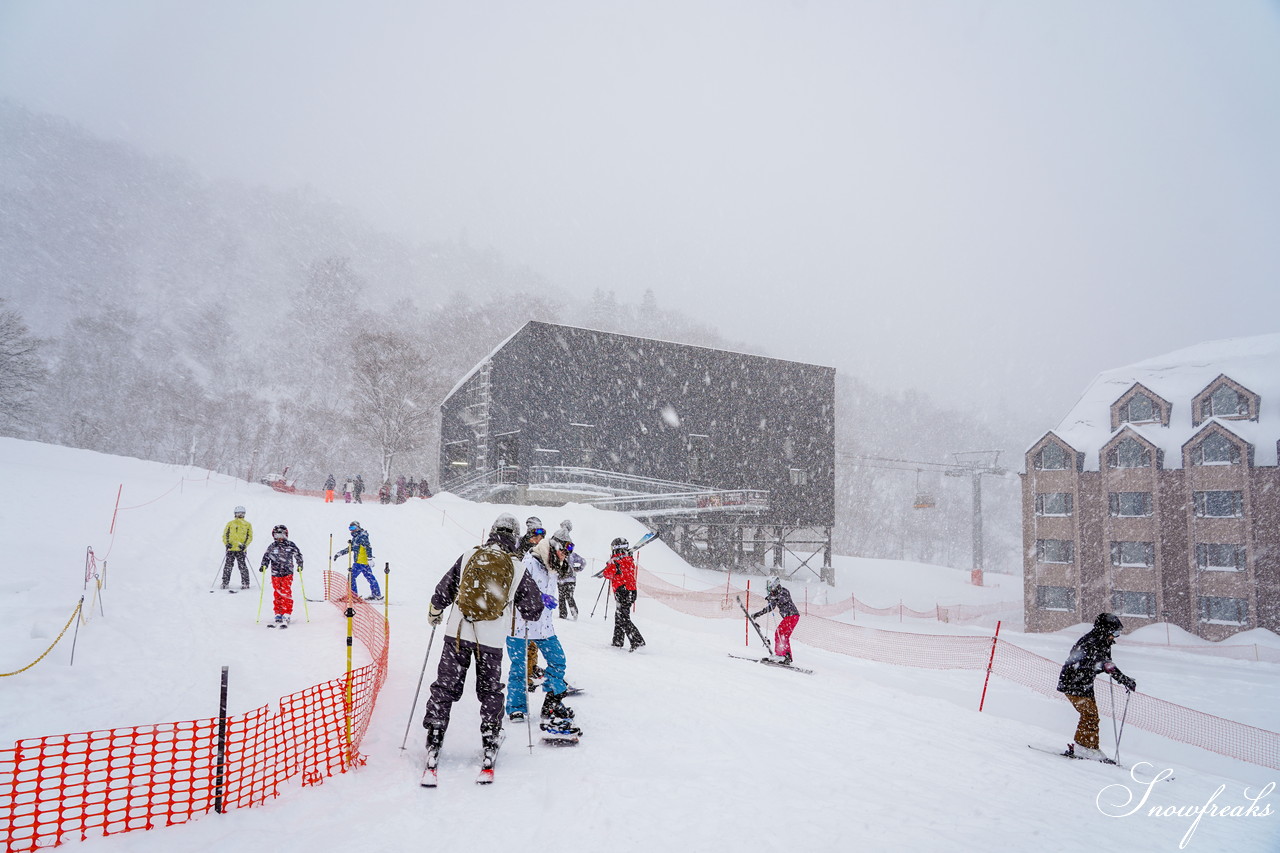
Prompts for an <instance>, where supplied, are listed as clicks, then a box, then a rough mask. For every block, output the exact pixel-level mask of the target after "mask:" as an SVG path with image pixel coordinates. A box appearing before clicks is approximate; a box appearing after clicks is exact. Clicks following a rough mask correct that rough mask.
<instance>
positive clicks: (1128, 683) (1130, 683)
mask: <svg viewBox="0 0 1280 853" xmlns="http://www.w3.org/2000/svg"><path fill="white" fill-rule="evenodd" d="M1116 681H1118V682H1120V686H1121V687H1123V688H1124V689H1125V690H1128V691H1129V692H1130V693H1132V692H1133V691H1135V690H1137V689H1138V682H1136V681H1134V680H1133V679H1132V678H1130V677H1129V676H1127V675H1117V676H1116Z"/></svg>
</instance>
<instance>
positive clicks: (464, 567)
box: [422, 512, 546, 787]
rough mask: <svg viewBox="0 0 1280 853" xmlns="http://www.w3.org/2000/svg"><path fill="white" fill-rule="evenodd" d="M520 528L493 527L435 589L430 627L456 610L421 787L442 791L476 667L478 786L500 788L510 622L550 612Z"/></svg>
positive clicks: (430, 707) (502, 522)
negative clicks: (447, 749) (452, 734)
mask: <svg viewBox="0 0 1280 853" xmlns="http://www.w3.org/2000/svg"><path fill="white" fill-rule="evenodd" d="M517 530H518V526H517V522H516V520H515V517H514V516H512V515H511V514H510V513H505V512H504V513H502V514H501V515H499V516H498V517H497V518H496V519H495V520H494V522H493V525H492V527H491V528H490V530H489V537H488V539H487V540H486V541H485V544H484V545H481V546H478V547H476V548H473V549H472V550H471V551H470V552H468V553H466V554H463V555H461V556H460V557H458V559H457V560H456V561H455V562H454V564H453V566H452V567H450V569H449V570H448V571H447V572H445V573H444V577H442V578H441V579H440V582H439V583H437V584H436V589H435V593H434V594H433V595H432V596H431V604H430V606H429V607H428V609H427V621H429V622H430V623H431V625H432V626H438V625H440V624H441V622H442V621H443V620H444V611H445V609H446V608H448V607H449V605H451V604H453V605H455V606H454V608H453V612H452V613H451V614H450V616H449V621H448V623H447V625H446V633H447V635H448V638H447V639H446V641H445V643H444V646H443V648H442V649H441V652H440V663H439V666H438V667H437V670H436V680H435V682H434V683H432V685H431V697H430V699H428V700H427V710H426V714H425V716H424V717H423V719H422V726H423V728H425V729H426V730H427V769H426V772H425V773H424V775H423V777H422V784H423V785H424V786H427V787H431V786H434V785H435V778H436V764H437V762H438V760H439V757H440V748H441V746H442V745H443V743H444V735H445V731H446V730H447V729H448V728H449V716H450V713H451V712H452V710H453V703H455V702H457V701H458V700H459V699H461V698H462V691H463V685H464V682H465V681H466V677H467V669H468V668H469V667H470V665H471V659H472V658H473V657H474V658H475V662H476V697H477V698H478V699H479V700H480V740H481V745H482V746H483V749H484V757H483V759H482V763H481V775H480V777H479V778H478V779H477V781H478V782H482V783H484V782H492V781H493V765H494V761H495V760H496V759H497V754H498V746H499V745H500V743H501V736H502V714H503V704H504V703H503V695H502V650H503V648H504V647H505V646H506V641H507V637H508V636H509V635H510V632H511V628H512V624H513V622H514V619H515V613H514V612H513V614H512V616H511V617H510V618H506V612H507V608H508V607H509V606H510V605H511V604H513V603H514V605H515V611H517V612H518V613H519V615H520V617H522V618H524V619H526V620H529V621H535V620H537V618H538V617H539V616H540V615H541V614H542V613H543V612H544V611H545V610H546V604H545V603H544V602H543V600H542V593H541V592H540V591H539V589H538V585H537V584H536V583H535V582H534V580H533V578H531V577H530V576H529V573H528V572H527V571H525V569H524V567H523V566H522V565H521V564H520V563H519V562H517V560H516V552H517V550H518V548H519V541H518V540H517V538H516V536H517V532H516V531H517Z"/></svg>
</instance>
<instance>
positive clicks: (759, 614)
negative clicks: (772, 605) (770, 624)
mask: <svg viewBox="0 0 1280 853" xmlns="http://www.w3.org/2000/svg"><path fill="white" fill-rule="evenodd" d="M763 615H764V611H763V610H761V611H760V612H759V613H752V614H751V618H752V619H759V618H760V617H761V616H763Z"/></svg>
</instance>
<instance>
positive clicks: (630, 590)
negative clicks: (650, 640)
mask: <svg viewBox="0 0 1280 853" xmlns="http://www.w3.org/2000/svg"><path fill="white" fill-rule="evenodd" d="M611 548H612V549H613V556H612V557H610V558H609V562H608V563H606V564H605V567H604V569H603V570H601V572H600V574H601V575H602V576H604V577H606V578H608V579H609V583H610V584H611V585H612V586H613V597H614V600H615V601H617V604H618V606H617V609H615V610H614V614H613V645H614V647H615V648H619V649H620V648H622V646H623V639H624V638H625V639H627V640H630V641H631V651H633V652H634V651H635V650H636V649H639V648H642V647H643V646H644V637H642V636H640V629H639V628H637V627H636V626H635V624H634V623H633V622H632V621H631V606H632V605H633V604H635V603H636V561H635V558H634V557H632V556H631V543H630V542H628V541H627V540H626V539H623V538H622V537H621V536H619V537H618V538H617V539H614V540H613V542H612V544H611Z"/></svg>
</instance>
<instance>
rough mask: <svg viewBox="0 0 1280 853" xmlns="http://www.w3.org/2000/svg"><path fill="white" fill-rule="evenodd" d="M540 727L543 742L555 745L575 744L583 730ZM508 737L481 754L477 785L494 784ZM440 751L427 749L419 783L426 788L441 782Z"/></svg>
mask: <svg viewBox="0 0 1280 853" xmlns="http://www.w3.org/2000/svg"><path fill="white" fill-rule="evenodd" d="M539 728H541V729H542V742H543V743H547V744H552V745H554V746H573V745H574V744H576V743H577V742H578V736H579V735H581V734H582V730H581V729H579V728H577V727H576V726H574V725H573V724H572V723H563V722H558V721H557V722H549V723H540V724H539ZM505 739H506V734H505V733H504V734H502V735H501V736H500V737H499V739H498V745H497V746H495V747H491V748H489V747H486V748H485V749H484V750H483V751H482V752H481V755H480V772H479V774H477V776H476V784H477V785H492V784H493V771H494V767H495V766H496V765H497V763H498V750H499V749H500V748H501V747H502V741H503V740H505ZM439 764H440V752H439V750H433V749H430V748H428V749H427V766H426V768H425V769H424V770H423V771H422V780H421V781H420V782H419V783H418V784H420V785H421V786H422V787H424V788H435V787H438V786H439V784H440V775H439V772H438V770H439Z"/></svg>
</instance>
